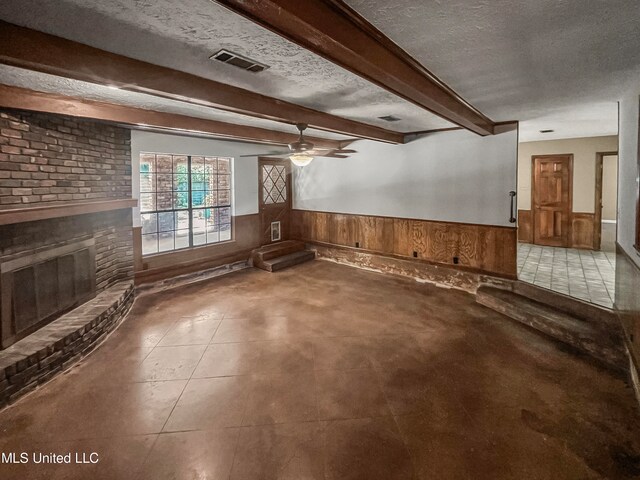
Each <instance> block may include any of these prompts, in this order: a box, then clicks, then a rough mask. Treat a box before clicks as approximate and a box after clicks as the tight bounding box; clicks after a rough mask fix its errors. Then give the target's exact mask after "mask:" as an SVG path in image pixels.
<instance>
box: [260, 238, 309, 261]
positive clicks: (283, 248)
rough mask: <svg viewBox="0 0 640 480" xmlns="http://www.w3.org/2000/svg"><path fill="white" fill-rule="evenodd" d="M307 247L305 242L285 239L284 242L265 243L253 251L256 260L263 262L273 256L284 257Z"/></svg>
mask: <svg viewBox="0 0 640 480" xmlns="http://www.w3.org/2000/svg"><path fill="white" fill-rule="evenodd" d="M304 249H305V245H304V242H299V241H297V240H285V241H284V242H278V243H272V244H271V245H265V246H264V247H260V248H258V249H256V250H254V251H253V252H252V258H253V260H254V262H256V261H257V262H263V261H265V260H271V259H272V258H277V257H282V256H284V255H289V254H290V253H295V252H301V251H303V250H304Z"/></svg>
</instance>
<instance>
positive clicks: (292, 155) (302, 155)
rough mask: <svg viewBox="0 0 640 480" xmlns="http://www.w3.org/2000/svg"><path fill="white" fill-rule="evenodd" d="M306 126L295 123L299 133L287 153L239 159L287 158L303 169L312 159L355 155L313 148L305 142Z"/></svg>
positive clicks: (254, 155) (256, 155)
mask: <svg viewBox="0 0 640 480" xmlns="http://www.w3.org/2000/svg"><path fill="white" fill-rule="evenodd" d="M307 127H308V125H307V124H306V123H297V124H296V128H297V129H298V131H299V132H300V136H299V137H298V140H296V141H295V142H292V143H290V144H288V147H289V151H288V152H269V153H254V154H251V155H240V156H241V157H289V159H290V160H291V161H292V162H293V164H294V165H297V166H298V167H305V166H307V165H309V164H310V163H311V162H312V161H313V159H314V157H331V158H348V155H345V154H349V153H356V150H350V149H344V148H314V145H313V143H311V142H309V141H307V140H305V138H304V133H303V132H304V131H305V130H306V128H307Z"/></svg>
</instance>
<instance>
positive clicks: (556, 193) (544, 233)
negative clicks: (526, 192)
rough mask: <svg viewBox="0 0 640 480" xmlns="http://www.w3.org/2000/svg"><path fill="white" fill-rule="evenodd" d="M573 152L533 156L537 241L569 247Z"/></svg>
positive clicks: (535, 235)
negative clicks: (569, 153)
mask: <svg viewBox="0 0 640 480" xmlns="http://www.w3.org/2000/svg"><path fill="white" fill-rule="evenodd" d="M572 167H573V155H544V156H534V157H533V158H532V182H531V186H532V188H531V204H532V210H533V243H535V244H537V245H549V246H553V247H568V246H569V239H570V237H571V235H570V229H571V209H572V191H571V190H572V183H573V172H572V170H573V169H572Z"/></svg>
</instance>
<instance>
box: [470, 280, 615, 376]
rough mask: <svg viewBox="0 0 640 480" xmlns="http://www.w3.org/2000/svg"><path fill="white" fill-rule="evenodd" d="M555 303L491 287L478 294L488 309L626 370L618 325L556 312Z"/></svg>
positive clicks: (559, 311) (481, 289)
mask: <svg viewBox="0 0 640 480" xmlns="http://www.w3.org/2000/svg"><path fill="white" fill-rule="evenodd" d="M528 293H531V292H528ZM532 295H533V294H532ZM553 300H554V299H553V298H546V299H545V303H542V302H540V301H537V300H534V299H532V298H529V297H528V296H525V295H521V294H519V293H516V292H512V291H508V290H503V289H500V288H494V287H487V286H482V287H480V288H479V289H478V291H477V294H476V301H477V302H478V303H480V304H482V305H484V306H486V307H489V308H491V309H493V310H495V311H497V312H500V313H502V314H504V315H506V316H508V317H510V318H512V319H514V320H516V321H518V322H520V323H523V324H524V325H527V326H528V327H531V328H533V329H535V330H537V331H539V332H542V333H544V334H545V335H548V336H550V337H553V338H555V339H556V340H559V341H561V342H564V343H566V344H568V345H571V346H572V347H574V348H576V349H578V350H580V351H582V352H584V353H586V354H588V355H590V356H591V357H593V358H595V359H597V360H599V361H600V362H602V363H604V364H606V365H607V366H609V367H611V368H613V369H615V370H623V369H624V368H625V365H626V363H627V359H626V355H625V351H624V345H623V341H622V337H621V335H620V332H619V330H618V329H617V328H616V327H615V325H612V324H610V323H609V322H602V321H598V320H595V321H591V320H587V319H585V318H580V317H579V316H576V315H574V314H571V313H568V312H567V311H566V310H563V309H559V308H555V307H554V306H551V305H553V304H554V302H553Z"/></svg>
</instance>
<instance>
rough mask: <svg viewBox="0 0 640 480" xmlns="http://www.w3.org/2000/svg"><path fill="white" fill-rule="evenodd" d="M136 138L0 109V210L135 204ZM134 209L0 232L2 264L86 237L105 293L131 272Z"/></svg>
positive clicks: (66, 120) (63, 118)
mask: <svg viewBox="0 0 640 480" xmlns="http://www.w3.org/2000/svg"><path fill="white" fill-rule="evenodd" d="M130 141H131V132H130V130H128V129H125V128H120V127H115V126H112V125H107V124H103V123H99V122H94V121H90V120H83V119H77V118H73V117H68V116H63V115H51V114H45V113H33V112H22V111H13V110H0V209H11V208H16V207H29V206H38V205H43V204H46V203H52V202H55V203H60V202H63V203H74V202H83V201H87V200H96V199H115V198H131V147H130ZM131 232H132V218H131V210H130V209H123V210H115V211H108V212H102V213H96V214H85V215H76V216H71V217H61V218H56V219H50V220H41V221H35V222H27V223H19V224H14V225H5V226H0V261H5V260H7V259H10V258H16V257H20V256H23V255H31V254H33V253H34V252H37V251H39V250H44V249H48V248H53V247H57V246H60V245H64V244H65V243H72V242H76V241H79V240H84V239H87V238H91V237H93V238H95V242H96V287H97V291H98V292H100V291H102V290H104V289H105V288H107V287H108V286H110V285H112V284H113V283H114V282H116V281H118V280H119V279H123V278H127V277H129V276H131V275H132V272H133V242H132V233H131Z"/></svg>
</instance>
